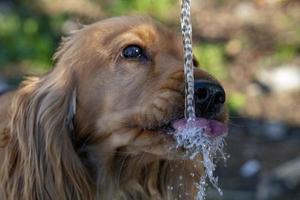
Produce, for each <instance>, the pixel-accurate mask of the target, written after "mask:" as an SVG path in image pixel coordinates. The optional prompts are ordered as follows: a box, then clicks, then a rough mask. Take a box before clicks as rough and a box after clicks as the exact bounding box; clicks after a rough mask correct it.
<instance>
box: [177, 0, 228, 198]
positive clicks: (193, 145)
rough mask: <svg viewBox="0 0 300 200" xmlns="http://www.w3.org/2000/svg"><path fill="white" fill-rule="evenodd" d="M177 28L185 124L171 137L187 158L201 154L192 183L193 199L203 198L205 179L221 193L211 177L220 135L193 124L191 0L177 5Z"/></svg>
mask: <svg viewBox="0 0 300 200" xmlns="http://www.w3.org/2000/svg"><path fill="white" fill-rule="evenodd" d="M181 30H182V38H183V48H184V73H185V118H186V122H187V123H186V125H185V126H183V127H181V128H179V129H178V130H177V131H176V133H175V134H174V137H175V139H176V141H177V146H178V147H184V148H185V149H187V151H188V154H189V157H190V159H194V158H195V156H196V155H198V154H202V157H203V161H202V164H203V166H204V169H205V173H204V174H203V176H202V177H201V180H200V182H199V183H195V184H196V186H197V188H198V194H197V197H196V200H204V199H205V198H206V188H207V182H206V181H207V179H208V180H209V181H210V183H211V184H212V186H213V187H215V188H216V189H217V190H218V191H219V194H220V195H222V191H221V189H220V188H219V187H218V178H217V177H214V175H213V172H214V171H215V168H216V165H215V158H216V157H217V154H220V155H221V156H222V157H223V158H224V159H225V160H226V158H225V156H224V153H223V147H224V136H220V137H217V138H214V139H212V138H209V137H207V135H206V134H205V132H206V131H207V130H208V127H207V126H203V127H199V126H196V125H195V123H197V120H198V119H197V118H196V114H195V105H194V70H193V67H194V66H193V50H192V24H191V0H182V5H181Z"/></svg>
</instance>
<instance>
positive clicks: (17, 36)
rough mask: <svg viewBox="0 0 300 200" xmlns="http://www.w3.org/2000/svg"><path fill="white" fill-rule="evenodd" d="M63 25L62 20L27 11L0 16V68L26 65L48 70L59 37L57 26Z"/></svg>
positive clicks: (16, 11)
mask: <svg viewBox="0 0 300 200" xmlns="http://www.w3.org/2000/svg"><path fill="white" fill-rule="evenodd" d="M53 21H55V22H53ZM63 21H64V17H56V16H55V17H51V16H45V15H42V14H40V15H37V13H35V14H33V13H31V12H30V11H29V10H26V9H25V10H23V11H22V12H19V11H18V10H17V9H16V10H12V11H10V12H6V13H5V14H1V13H0V30H1V31H0V66H5V64H7V63H11V64H13V63H18V62H21V61H27V62H30V63H32V64H34V65H36V67H40V68H49V67H50V63H51V56H52V54H53V53H54V50H55V47H56V46H57V43H58V41H59V37H60V33H59V32H58V31H57V26H59V27H61V25H62V23H63ZM58 24H59V25H58Z"/></svg>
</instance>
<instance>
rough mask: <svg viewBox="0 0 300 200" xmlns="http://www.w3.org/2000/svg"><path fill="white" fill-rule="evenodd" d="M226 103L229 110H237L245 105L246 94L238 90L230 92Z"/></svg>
mask: <svg viewBox="0 0 300 200" xmlns="http://www.w3.org/2000/svg"><path fill="white" fill-rule="evenodd" d="M227 105H228V107H229V110H230V111H231V112H237V111H238V110H240V109H241V108H243V107H244V106H245V105H246V96H245V95H244V94H242V93H240V92H231V93H230V94H229V96H228V98H227Z"/></svg>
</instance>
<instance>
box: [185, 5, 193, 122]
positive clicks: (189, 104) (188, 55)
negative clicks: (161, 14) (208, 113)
mask: <svg viewBox="0 0 300 200" xmlns="http://www.w3.org/2000/svg"><path fill="white" fill-rule="evenodd" d="M190 13H191V0H182V5H181V30H182V38H183V50H184V74H185V83H186V86H185V94H186V95H185V117H186V119H187V120H188V122H189V121H193V120H194V119H195V117H196V115H195V105H194V69H193V67H194V66H193V48H192V25H191V16H190Z"/></svg>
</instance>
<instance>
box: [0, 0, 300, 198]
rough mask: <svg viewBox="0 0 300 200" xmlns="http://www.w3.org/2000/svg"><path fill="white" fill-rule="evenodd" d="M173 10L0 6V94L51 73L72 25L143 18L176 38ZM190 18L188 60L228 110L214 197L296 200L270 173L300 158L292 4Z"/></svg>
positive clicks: (299, 39) (10, 2)
mask: <svg viewBox="0 0 300 200" xmlns="http://www.w3.org/2000/svg"><path fill="white" fill-rule="evenodd" d="M179 12H180V1H179V0H0V93H1V90H5V89H6V88H9V87H10V88H13V87H15V86H16V85H17V84H18V83H19V82H20V81H21V80H22V78H23V76H24V75H28V74H42V73H44V72H46V71H47V70H49V69H50V68H52V67H53V61H52V59H51V57H52V55H53V53H54V52H55V49H56V48H57V47H58V45H59V41H60V38H61V36H63V35H67V34H68V32H70V31H72V30H74V29H77V28H78V27H79V24H89V23H92V22H94V21H97V20H100V19H103V18H107V17H110V16H116V15H128V14H143V15H145V14H146V15H151V16H152V17H154V18H156V19H158V20H159V21H162V22H163V23H165V24H167V25H168V26H170V27H172V28H173V29H174V30H177V31H178V32H179V27H180V24H179V21H180V20H179V15H180V14H179ZM192 20H193V38H194V43H193V45H194V54H195V56H196V57H197V58H198V60H199V61H200V65H201V67H202V68H204V69H206V70H207V71H209V72H210V73H212V74H213V75H215V76H216V77H217V78H219V79H220V80H221V82H222V83H223V84H224V87H225V89H226V91H227V104H228V106H229V109H230V112H231V122H230V126H231V128H230V129H231V133H230V135H229V137H228V152H229V154H230V155H231V159H229V160H228V163H227V167H225V168H224V167H220V169H218V173H219V175H220V182H221V185H222V188H223V189H224V191H225V193H224V194H225V195H224V197H223V199H230V200H232V199H245V200H247V199H288V200H290V199H300V195H299V193H300V191H299V189H300V178H298V179H297V180H293V181H292V183H291V181H290V177H289V176H287V175H286V176H284V175H282V176H283V177H281V176H279V175H277V174H276V173H275V172H277V171H276V170H278V169H282V167H283V168H284V167H285V166H286V165H285V164H287V163H292V164H290V165H292V166H294V165H293V164H294V163H295V162H291V161H298V159H299V152H300V128H299V127H300V1H298V0H194V1H193V2H192ZM274 154H276V156H275V157H276V158H274ZM296 163H297V162H296ZM290 165H288V166H290ZM298 165H299V166H298ZM298 165H296V167H299V170H298V171H299V172H294V171H293V174H292V177H296V176H299V177H300V164H298ZM284 169H285V168H284ZM288 169H289V168H288ZM243 170H244V171H243ZM247 170H248V171H247ZM251 170H252V171H251ZM279 171H280V170H279ZM251 172H252V173H251ZM247 173H248V174H247ZM274 174H275V175H274ZM277 179H278V180H277ZM274 180H275V181H274ZM270 188H271V189H270ZM274 191H275V192H274ZM214 196H215V193H214V191H212V192H211V193H210V198H212V199H214V198H215V197H214ZM217 199H218V197H217Z"/></svg>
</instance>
